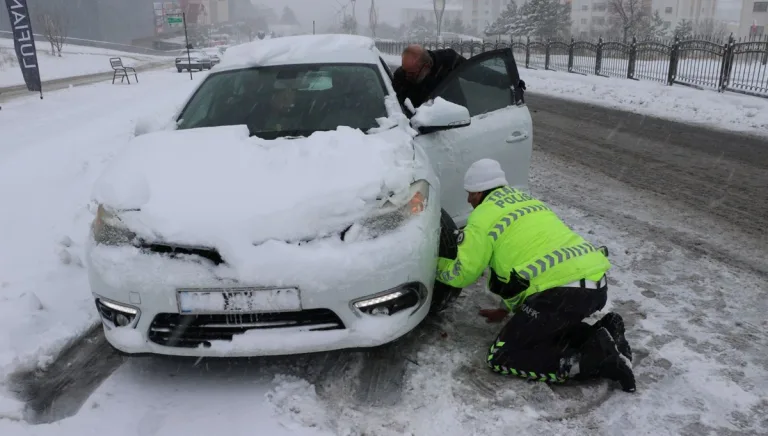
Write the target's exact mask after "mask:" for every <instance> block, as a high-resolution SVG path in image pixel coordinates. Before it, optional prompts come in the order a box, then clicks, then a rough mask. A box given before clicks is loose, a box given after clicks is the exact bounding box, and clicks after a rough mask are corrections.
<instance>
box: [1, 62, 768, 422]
mask: <svg viewBox="0 0 768 436" xmlns="http://www.w3.org/2000/svg"><path fill="white" fill-rule="evenodd" d="M542 74H549V73H542ZM552 74H553V75H554V74H557V75H562V74H563V73H552ZM204 76H205V73H202V74H198V75H196V76H195V80H194V81H189V80H178V76H177V75H176V73H175V72H173V73H172V72H169V71H162V72H153V73H147V74H145V75H144V78H143V79H142V84H141V86H139V87H131V88H128V87H113V86H109V85H103V84H97V85H92V86H86V87H80V88H73V89H68V90H63V91H56V92H51V93H49V94H48V96H47V97H46V99H45V100H44V101H40V100H39V99H37V98H36V97H34V96H33V97H28V98H23V99H18V100H13V101H11V102H9V103H7V104H4V107H3V110H2V112H0V131H2V132H3V138H4V140H3V142H2V145H0V204H2V205H3V213H2V214H0V247H2V250H0V332H2V334H0V380H3V379H5V378H6V376H7V375H8V374H10V373H11V372H13V371H15V370H17V369H19V368H22V367H24V366H29V365H40V366H44V365H45V364H46V363H47V362H49V361H50V356H51V355H52V354H53V353H55V352H56V350H58V349H59V348H60V347H61V346H62V345H63V344H64V343H65V342H66V341H67V340H68V339H70V338H73V337H75V336H77V335H78V334H79V333H81V332H82V331H83V330H85V329H86V328H87V327H88V326H90V325H92V324H93V323H95V322H96V312H95V308H94V306H93V303H92V300H91V296H90V294H89V289H88V282H87V278H86V272H85V269H84V268H83V266H82V261H81V259H82V256H83V241H84V240H85V238H86V235H87V232H88V226H89V223H90V221H91V220H92V217H93V212H94V211H92V210H91V209H90V208H89V198H90V195H91V189H92V186H93V183H94V181H95V179H96V178H97V177H98V176H99V175H100V173H101V170H102V169H103V168H104V167H105V165H106V164H107V163H108V162H109V160H110V158H111V157H112V156H114V155H115V154H116V152H118V151H119V150H120V149H121V148H122V147H124V146H125V144H126V143H127V141H128V140H129V139H130V138H131V137H132V136H133V135H134V134H135V132H136V131H137V130H138V131H145V130H146V129H147V128H148V127H149V126H150V125H157V124H158V123H164V122H166V121H168V119H169V116H170V114H171V113H172V112H173V110H174V109H175V108H176V107H177V105H178V104H180V102H181V101H182V100H183V98H184V97H186V96H187V95H188V93H189V92H190V91H191V89H192V87H193V86H194V85H195V84H196V83H197V82H198V81H199V80H200V79H201V78H202V77H204ZM532 77H533V76H532ZM525 79H526V80H527V81H530V82H529V86H530V87H531V89H533V88H534V87H535V86H541V85H536V80H535V79H530V78H529V77H528V76H526V77H525ZM597 79H599V78H597ZM599 80H603V79H599ZM604 80H608V79H604ZM546 83H547V84H548V85H551V83H550V82H546ZM620 83H626V81H623V82H620ZM545 87H546V86H545ZM664 89H667V90H668V89H669V88H664ZM615 92H618V88H616V90H615ZM692 92H694V93H700V91H692ZM106 107H108V108H109V110H105V108H106ZM619 107H621V106H619ZM589 174H590V172H589V171H585V170H583V169H581V168H569V167H568V165H566V164H564V163H563V162H558V161H552V160H549V159H545V158H542V157H541V156H534V162H533V173H532V189H533V192H534V194H536V195H540V196H541V197H542V199H543V200H545V201H548V202H549V203H550V205H551V206H552V207H553V208H554V209H555V210H556V211H557V212H558V213H559V214H560V215H561V216H562V217H563V218H564V219H565V220H566V221H567V222H568V223H569V224H571V225H572V226H573V227H574V228H575V229H576V230H577V231H579V232H581V233H582V234H584V235H589V238H590V239H591V240H592V241H593V242H594V243H596V244H605V245H607V246H608V247H609V250H610V252H611V260H612V262H613V264H614V266H615V267H614V271H613V272H612V273H611V277H612V281H611V286H612V287H611V291H610V300H609V306H608V307H606V310H610V309H616V310H618V311H619V312H621V313H622V314H624V315H625V317H626V319H627V323H628V327H629V328H628V337H629V339H630V341H631V344H632V345H633V347H634V349H635V352H636V359H635V362H634V367H635V371H636V375H637V378H638V392H637V393H636V394H631V395H630V394H625V393H622V392H621V391H618V390H616V389H614V388H612V387H611V388H609V385H608V384H607V383H605V382H600V383H594V384H591V385H581V386H578V385H577V386H564V387H554V388H551V387H549V386H547V385H544V384H541V383H526V382H522V381H519V380H515V379H506V378H503V377H500V376H498V375H495V374H493V373H490V372H489V371H488V370H487V369H486V368H485V366H484V364H483V360H484V357H485V356H484V353H485V352H486V351H487V343H488V341H490V340H492V339H493V337H494V335H495V334H496V333H497V331H498V329H499V327H500V326H498V325H488V324H486V323H485V322H484V320H483V319H482V318H481V317H479V316H477V315H476V314H477V310H478V309H479V308H483V307H495V306H496V305H497V304H498V301H497V300H496V299H495V298H493V297H492V296H491V295H490V294H487V293H485V292H484V291H482V290H481V289H480V288H478V287H475V288H472V289H469V290H468V291H466V294H465V296H464V298H462V299H461V300H460V303H459V304H458V306H457V307H455V308H454V309H452V310H451V311H450V312H448V313H447V314H446V315H445V317H444V318H443V319H442V320H439V321H435V322H431V323H427V325H425V326H424V328H423V329H422V330H421V331H420V332H419V334H418V335H416V336H415V337H414V338H415V339H413V338H411V339H407V340H405V342H404V343H403V345H402V347H400V350H404V351H402V352H404V353H406V356H405V357H407V358H408V362H409V363H408V365H407V367H405V369H404V371H405V378H404V380H405V381H404V388H403V391H402V395H401V396H400V397H399V398H398V399H397V401H393V402H391V403H390V404H385V405H378V406H371V405H367V404H359V403H358V402H357V401H356V399H355V395H354V390H355V388H356V386H355V383H356V382H355V380H356V379H357V375H358V374H359V372H360V371H363V370H364V369H365V368H366V366H365V365H366V362H368V360H365V358H366V357H370V356H367V355H365V354H362V355H361V354H359V353H358V354H354V353H331V354H320V355H316V356H304V357H292V358H287V359H286V358H282V359H254V361H253V362H250V361H248V362H246V361H244V360H241V361H214V360H211V361H208V360H203V361H202V362H200V363H199V364H197V365H195V362H194V361H189V360H174V359H163V358H131V359H129V360H128V362H127V363H126V364H124V365H123V366H121V367H120V368H119V369H118V370H117V371H116V372H115V373H114V374H112V376H111V377H109V379H107V381H106V382H104V383H103V384H102V385H101V386H100V387H99V388H98V389H97V390H96V392H95V393H94V394H93V395H91V397H90V398H89V399H88V400H87V401H86V402H85V404H84V405H83V407H82V408H81V409H80V410H79V412H78V413H77V414H76V415H75V416H73V417H71V418H67V419H63V420H61V421H58V422H54V423H52V424H44V425H34V426H33V425H29V424H26V423H25V422H23V420H21V418H22V414H21V406H22V405H21V404H20V403H19V402H17V401H16V400H14V399H13V397H12V394H11V393H10V392H8V391H7V386H4V387H5V388H6V391H5V392H2V391H0V434H2V435H13V436H16V435H40V436H48V435H57V436H74V435H77V436H80V435H91V434H93V435H101V434H104V433H105V432H106V433H109V434H113V435H116V436H122V435H126V436H127V435H136V434H140V435H151V434H154V435H176V434H180V433H184V432H185V431H187V432H190V433H194V434H204V433H212V432H221V433H226V434H228V435H241V434H242V435H250V434H254V432H257V433H259V434H269V435H280V434H292V435H298V436H306V435H320V434H322V435H331V434H334V435H349V436H351V435H363V434H365V435H379V436H389V435H418V436H422V435H423V436H429V435H456V436H466V435H496V434H547V435H584V434H604V435H621V434H648V435H654V436H656V435H658V436H662V435H678V434H683V435H702V434H765V432H766V431H768V420H766V419H765V417H766V414H768V395H767V394H766V393H767V392H768V356H767V355H766V353H765V350H766V347H767V346H768V344H766V337H765V331H766V329H768V322H766V320H765V313H766V312H768V307H767V306H766V304H767V303H766V300H765V298H764V296H761V295H763V294H764V284H763V282H762V280H761V278H760V277H757V276H756V275H754V274H753V273H752V272H750V271H744V270H737V269H735V268H734V267H732V266H730V265H726V264H722V263H719V262H716V261H714V260H712V259H709V258H707V257H704V256H702V255H701V254H699V253H696V252H694V251H690V250H687V249H686V248H684V247H680V246H677V245H674V244H671V243H669V242H665V241H664V239H663V237H660V236H659V233H660V232H659V231H658V229H657V228H656V226H660V225H662V226H664V227H672V228H678V226H679V228H681V229H682V228H685V226H695V225H701V228H704V229H712V228H713V227H711V226H708V225H707V224H706V223H704V224H702V223H691V222H685V220H683V218H679V221H675V220H676V219H678V218H671V219H670V221H667V220H666V219H664V220H662V218H661V217H660V216H659V215H657V214H654V213H653V211H660V210H664V207H666V208H669V205H664V204H660V201H659V200H658V199H654V198H653V197H651V196H648V195H645V194H642V193H640V192H637V191H633V190H631V189H629V188H628V187H627V186H625V185H623V184H621V183H619V182H610V183H609V182H606V180H604V179H602V178H595V179H590V178H589V177H585V175H589ZM562 186H568V187H569V188H568V190H567V193H566V194H567V195H568V196H570V197H573V201H572V202H568V201H563V200H562V199H561V198H558V197H557V196H556V194H559V195H561V196H562V195H565V194H564V191H563V190H562V189H560V187H562ZM595 197H599V200H600V202H602V203H605V204H608V205H612V208H613V209H615V210H619V211H622V212H620V215H621V216H620V217H619V215H617V217H619V218H620V219H618V218H617V219H616V220H613V219H606V218H602V217H600V216H599V215H595V214H593V213H591V212H589V211H588V210H584V209H581V208H580V207H581V204H582V203H588V201H587V200H586V199H585V198H595ZM623 211H627V212H623ZM630 214H631V215H632V217H631V218H632V222H631V223H630V224H629V225H627V224H626V223H624V224H622V222H623V221H622V220H626V219H627V218H626V217H628V216H629V215H630ZM675 214H676V215H679V216H680V217H686V215H685V210H681V209H676V210H675ZM659 220H662V221H663V223H662V224H659V222H660V221H659ZM713 237H715V238H727V235H714V236H713ZM361 366H362V369H361ZM83 376H84V377H86V376H87V374H83Z"/></svg>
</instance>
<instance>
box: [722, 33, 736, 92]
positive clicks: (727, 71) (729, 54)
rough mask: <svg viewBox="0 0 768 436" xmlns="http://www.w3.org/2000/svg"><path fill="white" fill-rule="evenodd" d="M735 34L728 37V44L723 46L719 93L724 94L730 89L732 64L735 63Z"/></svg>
mask: <svg viewBox="0 0 768 436" xmlns="http://www.w3.org/2000/svg"><path fill="white" fill-rule="evenodd" d="M735 46H736V45H735V44H734V41H733V34H731V35H730V36H728V42H726V43H725V44H724V45H723V62H722V64H721V65H720V77H719V78H718V80H717V91H718V92H723V91H725V88H727V87H728V82H729V78H730V77H731V63H732V62H733V49H734V48H735Z"/></svg>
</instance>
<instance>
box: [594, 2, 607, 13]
mask: <svg viewBox="0 0 768 436" xmlns="http://www.w3.org/2000/svg"><path fill="white" fill-rule="evenodd" d="M594 10H595V11H597V12H604V11H605V3H595V6H594Z"/></svg>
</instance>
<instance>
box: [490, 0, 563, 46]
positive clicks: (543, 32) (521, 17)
mask: <svg viewBox="0 0 768 436" xmlns="http://www.w3.org/2000/svg"><path fill="white" fill-rule="evenodd" d="M570 27H571V10H570V8H569V7H568V5H564V4H560V2H559V0H530V1H528V2H527V3H525V4H524V5H523V6H522V7H520V8H518V7H517V5H516V4H515V3H514V2H512V3H510V4H509V5H508V6H507V9H506V10H505V11H504V12H502V14H501V16H500V17H499V18H498V19H497V20H496V21H495V22H494V23H493V24H491V25H490V26H488V28H487V29H486V30H485V34H486V35H502V34H503V35H511V36H531V37H535V38H539V39H548V38H554V37H558V36H562V35H564V34H566V33H567V32H568V30H569V29H570Z"/></svg>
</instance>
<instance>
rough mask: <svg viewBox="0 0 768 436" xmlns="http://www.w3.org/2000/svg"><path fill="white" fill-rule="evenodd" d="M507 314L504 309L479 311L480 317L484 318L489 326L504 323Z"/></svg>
mask: <svg viewBox="0 0 768 436" xmlns="http://www.w3.org/2000/svg"><path fill="white" fill-rule="evenodd" d="M507 313H509V312H507V311H506V310H505V309H480V316H484V317H485V318H486V319H485V322H487V323H489V324H491V323H499V322H502V321H504V318H506V317H507Z"/></svg>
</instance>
